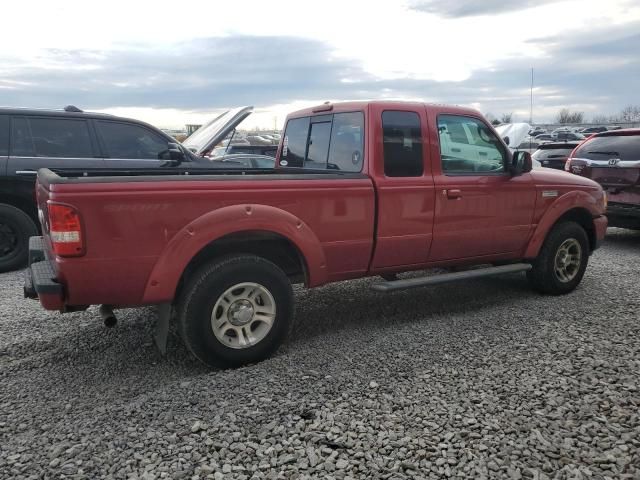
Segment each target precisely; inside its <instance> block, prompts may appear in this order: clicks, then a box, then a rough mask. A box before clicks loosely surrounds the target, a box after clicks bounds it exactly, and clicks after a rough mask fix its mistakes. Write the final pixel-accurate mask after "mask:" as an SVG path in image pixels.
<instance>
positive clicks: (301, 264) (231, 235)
mask: <svg viewBox="0 0 640 480" xmlns="http://www.w3.org/2000/svg"><path fill="white" fill-rule="evenodd" d="M230 254H253V255H258V256H260V257H263V258H266V259H267V260H270V261H272V262H273V263H275V264H276V265H278V266H280V268H282V269H283V271H285V273H287V275H289V277H290V278H291V279H292V281H295V282H298V281H303V282H304V283H305V284H306V285H307V286H316V285H319V284H322V283H325V282H326V281H327V268H326V260H325V256H324V252H323V249H322V246H321V244H320V241H319V240H318V238H317V237H316V235H315V233H314V232H313V231H312V230H311V228H310V227H309V226H308V225H306V224H305V223H304V222H303V221H302V220H300V219H299V218H297V217H296V216H295V215H293V214H291V213H289V212H286V211H284V210H282V209H279V208H276V207H272V206H267V205H246V204H245V205H233V206H229V207H224V208H221V209H218V210H214V211H212V212H209V213H207V214H205V215H203V216H201V217H199V218H198V219H196V220H194V221H192V222H191V223H189V224H188V225H187V226H185V227H184V228H183V229H181V230H180V232H178V233H177V234H176V235H174V236H173V238H171V240H170V241H169V242H168V243H167V246H166V247H165V249H164V251H163V252H162V253H161V255H160V257H159V258H158V260H157V262H156V264H155V266H154V267H153V269H152V271H151V274H150V275H149V278H148V280H147V285H146V288H145V292H144V296H143V302H144V303H165V302H167V301H173V300H174V299H175V298H176V294H177V293H178V290H179V288H180V286H181V285H183V284H184V280H185V278H187V277H188V274H189V273H190V272H193V271H194V269H196V268H197V266H198V265H200V264H202V263H203V262H207V261H210V260H212V259H214V258H216V257H219V256H225V255H230Z"/></svg>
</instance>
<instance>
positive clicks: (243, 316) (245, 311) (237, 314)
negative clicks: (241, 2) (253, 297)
mask: <svg viewBox="0 0 640 480" xmlns="http://www.w3.org/2000/svg"><path fill="white" fill-rule="evenodd" d="M253 314H254V309H253V304H252V303H251V302H250V301H249V300H244V299H242V300H236V301H235V302H233V303H232V304H231V305H230V306H229V311H228V313H227V318H228V319H229V323H231V325H234V326H236V327H242V326H244V325H247V324H248V323H249V322H251V320H252V319H253Z"/></svg>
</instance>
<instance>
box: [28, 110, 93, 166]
mask: <svg viewBox="0 0 640 480" xmlns="http://www.w3.org/2000/svg"><path fill="white" fill-rule="evenodd" d="M28 121H29V125H30V126H31V135H32V138H33V146H34V148H35V155H36V156H37V157H62V158H92V157H93V149H92V148H91V137H90V136H89V126H88V125H87V122H86V120H79V119H71V118H55V117H53V118H29V119H28Z"/></svg>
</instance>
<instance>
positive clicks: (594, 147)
mask: <svg viewBox="0 0 640 480" xmlns="http://www.w3.org/2000/svg"><path fill="white" fill-rule="evenodd" d="M573 156H574V158H587V159H589V160H602V159H608V158H619V159H620V160H640V134H638V135H605V136H602V137H593V138H591V139H590V140H587V141H586V142H584V143H583V144H582V145H580V147H579V148H578V150H576V153H575V154H574V155H573Z"/></svg>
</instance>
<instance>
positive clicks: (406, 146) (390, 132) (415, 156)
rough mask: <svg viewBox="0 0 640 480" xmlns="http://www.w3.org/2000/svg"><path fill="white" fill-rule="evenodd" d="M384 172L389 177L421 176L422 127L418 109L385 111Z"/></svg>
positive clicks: (383, 129) (383, 115)
mask: <svg viewBox="0 0 640 480" xmlns="http://www.w3.org/2000/svg"><path fill="white" fill-rule="evenodd" d="M382 134H383V146H384V174H385V175H386V176H387V177H420V176H421V175H422V172H423V163H422V129H421V127H420V117H419V116H418V114H417V113H416V112H401V111H393V110H387V111H385V112H382Z"/></svg>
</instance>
